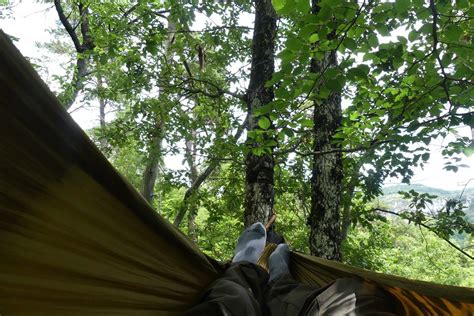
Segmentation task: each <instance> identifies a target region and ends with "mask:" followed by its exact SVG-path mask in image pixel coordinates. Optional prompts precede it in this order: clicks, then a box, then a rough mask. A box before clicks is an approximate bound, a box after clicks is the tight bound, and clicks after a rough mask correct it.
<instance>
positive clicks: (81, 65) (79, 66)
mask: <svg viewBox="0 0 474 316" xmlns="http://www.w3.org/2000/svg"><path fill="white" fill-rule="evenodd" d="M54 6H55V8H56V12H57V13H58V17H59V20H60V21H61V24H62V25H63V26H64V28H65V30H66V31H67V33H68V34H69V36H70V38H71V40H72V42H73V44H74V48H75V49H76V54H77V59H76V67H75V69H74V74H73V77H72V79H71V83H70V89H67V90H66V91H65V93H64V95H63V96H60V99H62V103H63V105H64V107H65V108H66V110H68V109H69V108H70V107H71V106H72V105H73V104H74V101H75V100H76V99H77V96H78V95H79V92H80V91H81V90H82V89H83V88H84V78H85V77H86V76H87V74H88V70H87V68H88V63H89V56H88V54H89V53H90V52H92V50H93V49H94V41H93V38H92V35H91V32H90V27H89V10H88V8H87V6H86V5H84V4H83V3H82V2H81V1H79V3H78V4H77V8H78V11H79V16H80V21H79V25H80V31H81V37H82V42H81V40H80V39H79V36H78V35H77V33H76V28H73V27H72V25H71V23H70V21H69V20H68V18H67V16H66V15H65V14H64V10H63V7H62V5H61V0H54Z"/></svg>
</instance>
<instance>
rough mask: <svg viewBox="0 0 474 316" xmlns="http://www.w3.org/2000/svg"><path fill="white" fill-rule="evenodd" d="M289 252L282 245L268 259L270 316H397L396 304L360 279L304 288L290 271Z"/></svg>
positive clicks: (374, 285)
mask: <svg viewBox="0 0 474 316" xmlns="http://www.w3.org/2000/svg"><path fill="white" fill-rule="evenodd" d="M289 258H290V250H289V248H288V246H287V245H285V244H280V245H278V247H277V248H276V249H275V251H274V253H273V254H272V255H271V256H270V259H269V271H270V283H269V290H268V292H267V298H266V302H267V306H268V309H269V310H270V313H271V315H396V314H397V312H396V311H397V303H396V300H395V298H393V297H392V296H391V295H390V294H389V293H388V292H387V291H385V290H384V289H382V288H381V287H380V286H378V285H376V284H374V283H372V282H369V281H365V280H363V279H361V278H357V277H355V278H345V279H338V280H336V281H335V282H333V283H331V284H329V285H328V286H326V287H324V288H320V289H318V288H316V287H314V286H310V285H304V284H302V283H300V282H298V281H296V280H295V279H293V278H292V276H291V274H290V271H289Z"/></svg>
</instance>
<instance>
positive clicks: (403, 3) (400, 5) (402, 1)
mask: <svg viewBox="0 0 474 316" xmlns="http://www.w3.org/2000/svg"><path fill="white" fill-rule="evenodd" d="M410 6H411V3H410V0H396V1H395V9H397V11H398V12H399V13H403V12H406V11H407V10H408V9H409V8H410Z"/></svg>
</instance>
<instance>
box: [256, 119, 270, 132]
mask: <svg viewBox="0 0 474 316" xmlns="http://www.w3.org/2000/svg"><path fill="white" fill-rule="evenodd" d="M270 125H271V122H270V120H269V119H268V118H267V117H266V116H262V117H261V118H260V119H259V120H258V126H260V128H261V129H265V130H266V129H268V128H269V127H270Z"/></svg>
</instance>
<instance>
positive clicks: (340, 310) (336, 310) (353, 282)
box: [303, 277, 400, 316]
mask: <svg viewBox="0 0 474 316" xmlns="http://www.w3.org/2000/svg"><path fill="white" fill-rule="evenodd" d="M306 305H307V307H306V308H305V310H304V311H303V315H311V316H313V315H315V316H319V315H354V316H357V315H373V316H375V315H378V316H382V315H384V316H389V315H390V316H393V315H400V314H399V312H400V309H399V304H398V301H397V300H396V298H395V297H393V296H392V295H391V294H390V293H388V292H387V291H385V290H384V289H383V288H382V287H380V286H378V285H377V284H375V283H373V282H370V281H367V280H364V279H362V278H358V277H355V278H344V279H337V280H336V281H335V282H333V283H331V284H330V285H328V286H326V287H325V288H324V289H322V290H320V291H318V292H315V293H314V294H313V296H312V297H309V300H308V301H307V303H306Z"/></svg>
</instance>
